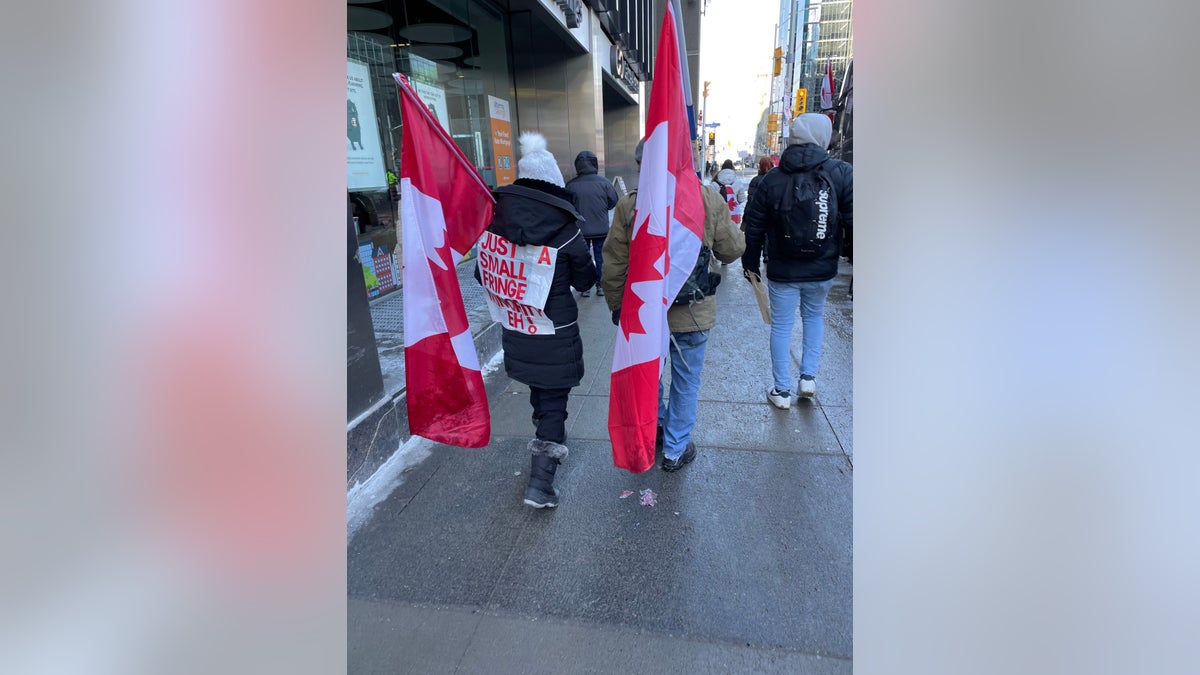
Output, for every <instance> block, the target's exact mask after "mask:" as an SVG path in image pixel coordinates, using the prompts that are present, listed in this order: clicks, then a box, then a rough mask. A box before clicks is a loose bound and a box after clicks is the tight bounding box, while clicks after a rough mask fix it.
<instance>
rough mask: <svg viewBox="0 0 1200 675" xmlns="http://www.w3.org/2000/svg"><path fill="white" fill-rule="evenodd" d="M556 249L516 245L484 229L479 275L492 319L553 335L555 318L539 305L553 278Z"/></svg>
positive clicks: (510, 326) (524, 330) (513, 327)
mask: <svg viewBox="0 0 1200 675" xmlns="http://www.w3.org/2000/svg"><path fill="white" fill-rule="evenodd" d="M556 260H558V249H556V248H551V247H549V246H517V245H516V244H514V243H512V242H510V241H508V240H507V239H505V238H504V237H499V236H496V235H494V234H492V233H491V232H484V233H483V238H482V239H480V240H479V277H480V279H481V280H482V282H483V289H484V291H485V295H486V296H487V305H488V311H489V312H490V313H491V315H492V320H493V321H495V322H496V323H499V324H500V325H501V326H504V327H505V328H506V329H508V330H514V331H518V332H521V333H526V334H528V335H553V334H554V322H553V321H551V320H550V317H548V316H546V313H545V312H543V311H542V309H543V308H544V307H545V306H546V298H547V297H549V295H550V283H551V282H552V281H553V280H554V264H555V261H556Z"/></svg>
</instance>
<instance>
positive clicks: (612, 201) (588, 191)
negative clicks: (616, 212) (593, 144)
mask: <svg viewBox="0 0 1200 675" xmlns="http://www.w3.org/2000/svg"><path fill="white" fill-rule="evenodd" d="M599 170H600V161H599V160H598V159H597V158H596V154H595V153H594V152H591V151H590V150H584V151H583V152H581V153H579V154H578V155H577V156H576V157H575V173H577V174H579V175H578V176H575V177H574V178H572V179H571V180H570V181H569V182H568V183H567V189H568V190H570V191H571V195H572V203H573V204H574V205H575V210H576V211H578V212H579V214H580V215H582V216H583V221H584V222H583V224H581V225H580V226H579V229H580V231H582V232H583V236H585V237H589V238H603V237H604V236H605V235H607V234H608V212H609V210H611V209H612V208H613V207H614V206H616V205H617V191H616V190H615V189H614V188H613V186H612V183H609V182H608V179H606V178H604V177H603V176H601V175H600V174H599V173H597V172H598V171H599Z"/></svg>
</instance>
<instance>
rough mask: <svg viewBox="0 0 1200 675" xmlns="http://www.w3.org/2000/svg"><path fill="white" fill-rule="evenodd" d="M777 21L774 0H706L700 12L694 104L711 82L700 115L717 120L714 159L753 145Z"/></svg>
mask: <svg viewBox="0 0 1200 675" xmlns="http://www.w3.org/2000/svg"><path fill="white" fill-rule="evenodd" d="M778 21H779V0H711V2H709V4H708V8H707V10H706V11H705V13H704V15H703V16H702V17H701V18H700V91H698V92H696V105H697V106H698V107H701V106H703V105H704V82H705V80H707V81H709V82H711V83H712V84H710V85H709V87H708V107H707V110H706V112H705V116H704V121H705V122H719V123H720V124H721V126H720V127H717V128H716V129H715V131H716V133H717V161H722V160H724V159H725V158H727V157H728V158H731V159H736V158H737V156H738V154H737V151H738V150H753V143H754V133H755V131H756V129H757V126H758V120H759V117H760V116H761V115H762V111H763V109H764V108H766V106H767V96H768V92H769V91H770V80H769V78H768V75H770V72H771V57H772V55H773V53H774V51H775V25H776V24H777V23H778ZM707 131H714V130H711V129H710V130H706V133H707ZM730 144H732V145H730Z"/></svg>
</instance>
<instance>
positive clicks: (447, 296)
mask: <svg viewBox="0 0 1200 675" xmlns="http://www.w3.org/2000/svg"><path fill="white" fill-rule="evenodd" d="M433 254H434V256H436V259H435V258H434V257H430V258H429V261H430V263H431V264H430V265H429V271H430V272H431V273H432V274H433V284H434V286H435V287H436V288H437V289H438V304H439V306H440V307H441V308H442V320H443V321H445V322H446V330H447V331H448V332H449V333H450V335H458V334H459V333H462V332H463V331H465V330H468V329H469V328H470V324H468V323H467V316H466V310H465V309H462V308H461V301H458V303H457V306H456V302H455V301H456V300H457V297H456V294H455V293H454V292H453V289H455V288H457V286H458V274H457V272H456V271H455V266H454V258H453V257H451V254H450V242H449V241H448V240H447V241H444V242H443V244H442V246H440V247H438V248H435V249H433ZM435 261H436V262H435ZM437 262H440V263H441V265H438V264H436V263H437Z"/></svg>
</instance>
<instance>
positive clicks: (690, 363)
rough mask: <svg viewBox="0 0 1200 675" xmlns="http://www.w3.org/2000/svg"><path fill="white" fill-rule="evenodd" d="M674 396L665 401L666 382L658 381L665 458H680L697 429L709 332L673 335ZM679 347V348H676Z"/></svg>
mask: <svg viewBox="0 0 1200 675" xmlns="http://www.w3.org/2000/svg"><path fill="white" fill-rule="evenodd" d="M671 336H672V337H674V338H675V340H674V342H672V343H671V346H670V352H671V393H670V396H668V398H667V401H663V385H662V380H659V382H658V421H659V423H660V424H662V426H663V456H664V457H666V458H667V459H679V456H680V455H682V454H683V451H684V450H686V449H687V444H688V441H690V440H692V428H693V427H695V426H696V399H697V398H699V396H700V369H701V368H703V367H704V350H705V347H706V346H707V345H708V331H706V330H698V331H693V332H690V333H671ZM676 344H678V345H679V346H678V348H676Z"/></svg>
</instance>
